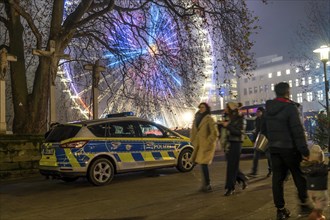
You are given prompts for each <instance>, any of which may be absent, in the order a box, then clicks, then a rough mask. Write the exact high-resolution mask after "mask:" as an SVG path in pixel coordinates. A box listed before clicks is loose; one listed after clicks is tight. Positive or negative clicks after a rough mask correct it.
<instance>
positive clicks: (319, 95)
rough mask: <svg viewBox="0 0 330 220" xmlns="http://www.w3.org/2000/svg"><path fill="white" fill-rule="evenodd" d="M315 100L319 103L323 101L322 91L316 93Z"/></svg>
mask: <svg viewBox="0 0 330 220" xmlns="http://www.w3.org/2000/svg"><path fill="white" fill-rule="evenodd" d="M317 100H319V101H322V100H323V90H319V91H317Z"/></svg>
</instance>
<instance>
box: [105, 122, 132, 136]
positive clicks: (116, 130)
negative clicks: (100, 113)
mask: <svg viewBox="0 0 330 220" xmlns="http://www.w3.org/2000/svg"><path fill="white" fill-rule="evenodd" d="M109 133H110V137H138V133H137V132H136V129H135V126H134V123H132V122H128V121H127V122H126V121H122V122H112V123H111V124H110V132H109Z"/></svg>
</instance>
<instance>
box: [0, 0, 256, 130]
mask: <svg viewBox="0 0 330 220" xmlns="http://www.w3.org/2000/svg"><path fill="white" fill-rule="evenodd" d="M0 3H1V4H0V10H1V12H4V13H1V16H0V26H1V27H0V28H1V37H0V43H1V44H6V45H8V46H9V48H10V51H9V52H10V53H11V54H14V55H16V56H17V58H18V61H17V62H16V63H13V64H11V68H10V79H11V89H12V97H13V98H12V102H13V109H14V121H13V132H14V133H17V134H19V133H21V134H40V133H43V132H44V131H45V129H46V122H47V112H48V104H47V103H48V99H49V83H50V82H54V81H55V78H56V76H57V75H56V73H57V72H58V66H59V64H60V65H61V68H62V69H64V70H65V71H67V72H68V74H69V75H70V76H72V77H75V78H74V80H77V81H78V82H81V87H82V89H81V91H85V90H86V88H87V87H88V86H90V85H91V84H90V82H91V76H90V75H88V74H86V72H84V71H83V69H82V65H83V62H90V61H93V60H97V59H104V57H107V60H108V65H109V73H108V74H107V73H105V74H103V77H102V79H101V80H102V81H103V82H104V85H107V86H104V87H103V88H100V89H101V90H106V91H107V94H108V95H107V96H108V97H101V98H104V99H111V100H116V99H120V98H123V97H125V98H126V99H128V100H134V102H132V103H135V105H139V106H141V109H140V111H141V112H140V113H141V114H145V113H147V112H155V113H157V106H159V105H168V106H169V108H168V109H169V110H171V106H170V105H171V102H170V101H169V100H170V99H169V98H168V97H172V98H175V99H179V100H182V105H183V106H184V105H185V104H186V103H189V101H190V100H191V99H192V98H193V97H194V96H196V95H197V94H198V93H197V92H196V91H197V89H198V87H199V86H201V79H203V78H204V79H205V78H206V77H207V76H206V75H205V73H204V72H203V68H202V67H203V66H205V65H206V64H205V63H206V62H208V61H205V54H207V53H213V54H216V57H215V59H216V61H217V62H219V63H221V64H222V72H223V73H222V74H223V75H224V76H226V75H232V74H233V69H232V67H233V66H236V67H238V68H240V69H241V71H240V72H241V73H242V74H249V73H250V71H251V70H252V69H253V68H254V61H253V54H251V53H250V52H249V50H250V48H251V47H252V46H253V44H252V42H251V41H250V38H249V37H250V35H251V33H252V32H253V31H255V30H256V29H257V26H255V25H254V22H255V21H256V19H257V18H256V17H253V16H252V14H251V13H250V11H249V10H248V8H247V6H246V4H245V1H244V0H235V1H233V0H221V1H215V0H205V1H199V0H193V1H181V0H162V1H160V0H159V1H156V0H137V1H128V0H121V1H114V0H99V1H95V0H84V1H78V0H72V1H64V0H57V1H52V0H42V1H41V0H38V1H31V0H23V1H22V0H21V1H19V0H1V1H0ZM154 7H155V8H157V9H153V8H154ZM153 10H156V11H153ZM165 15H166V19H169V20H170V21H171V25H170V26H169V27H167V26H166V25H167V23H166V21H165V20H164V21H163V22H162V23H157V20H156V19H155V16H159V17H162V16H165ZM159 17H158V18H159ZM158 21H159V20H158ZM150 22H151V23H150ZM157 25H158V26H157ZM162 28H163V29H164V31H166V30H168V31H171V30H172V29H173V30H172V31H173V32H174V31H175V33H176V35H175V39H173V44H175V47H169V45H170V44H169V43H168V42H167V43H164V42H162V41H160V40H159V38H156V37H155V35H154V33H155V30H156V29H157V30H158V29H162ZM167 28H168V29H167ZM205 30H207V32H208V34H209V36H207V37H210V38H211V39H213V40H212V49H213V50H212V51H209V50H210V46H209V45H206V44H205V42H204V41H202V40H200V38H201V37H202V35H206V33H205ZM168 37H170V36H168ZM204 37H205V36H204ZM51 40H52V41H54V42H55V53H56V54H63V53H69V54H70V56H71V57H73V60H72V61H71V63H68V62H60V58H59V57H58V56H54V55H53V56H40V57H35V56H32V55H31V50H32V49H33V48H36V49H39V50H45V51H49V50H50V49H51V47H50V44H49V43H50V42H51ZM125 40H129V41H130V42H129V43H130V44H131V45H130V44H129V43H128V42H127V43H126V48H125ZM132 41H134V42H133V43H132ZM132 46H134V51H138V50H140V53H139V54H137V55H136V57H134V59H132V53H131V52H134V51H133V50H132ZM175 48H177V49H175ZM105 51H108V53H107V54H106V53H105ZM215 51H216V52H215ZM147 52H148V53H147ZM159 60H162V61H161V62H160V61H159ZM116 64H120V66H117V67H116V71H115V72H114V71H113V69H114V68H112V67H113V66H115V65H116ZM166 64H168V66H166ZM171 68H175V71H174V70H173V71H171ZM151 70H154V71H151ZM156 70H157V71H159V72H158V73H157V74H153V73H154V72H157V71H156ZM78 71H80V73H81V74H76V73H77V72H78ZM111 71H112V72H111ZM50 77H52V80H50ZM169 79H172V80H169ZM173 79H174V80H175V81H177V83H178V85H174V84H171V83H170V82H173ZM178 89H180V90H181V92H180V93H178V94H183V95H182V96H179V97H178V96H176V95H175V94H176V92H177V90H178ZM118 91H119V92H118ZM82 93H83V92H82ZM79 95H81V97H80V99H84V98H83V97H84V96H83V94H79ZM86 97H87V96H86ZM114 97H116V99H114ZM85 101H86V102H87V100H85ZM109 105H111V106H109V108H114V109H115V108H119V107H120V106H118V105H119V103H115V102H114V101H113V102H112V103H111V104H109ZM120 105H123V104H122V103H121V104H120Z"/></svg>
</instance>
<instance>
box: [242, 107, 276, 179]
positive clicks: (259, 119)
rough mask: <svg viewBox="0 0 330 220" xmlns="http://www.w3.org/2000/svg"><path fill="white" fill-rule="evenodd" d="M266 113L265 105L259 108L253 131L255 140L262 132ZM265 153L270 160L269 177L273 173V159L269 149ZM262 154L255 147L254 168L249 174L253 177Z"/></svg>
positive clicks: (256, 172)
mask: <svg viewBox="0 0 330 220" xmlns="http://www.w3.org/2000/svg"><path fill="white" fill-rule="evenodd" d="M264 113H265V109H264V108H263V107H258V108H257V112H256V115H257V117H256V119H255V129H254V131H253V142H255V141H256V139H257V137H258V135H259V133H260V130H261V125H262V123H263V122H264ZM264 153H265V155H266V158H267V162H268V173H267V177H270V176H271V174H272V163H271V159H270V153H269V150H268V149H267V150H266V151H265V152H264ZM260 155H261V152H260V151H259V150H258V149H257V148H256V149H254V154H253V163H252V169H251V172H250V173H249V174H248V176H251V177H255V176H257V174H258V164H259V158H260Z"/></svg>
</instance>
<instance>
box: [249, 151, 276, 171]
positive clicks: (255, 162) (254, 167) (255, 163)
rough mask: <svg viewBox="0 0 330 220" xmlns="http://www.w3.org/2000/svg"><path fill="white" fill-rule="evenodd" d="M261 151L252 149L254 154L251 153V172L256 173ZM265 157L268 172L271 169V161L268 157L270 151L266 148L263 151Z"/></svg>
mask: <svg viewBox="0 0 330 220" xmlns="http://www.w3.org/2000/svg"><path fill="white" fill-rule="evenodd" d="M261 154H262V153H261V152H260V151H258V150H254V155H253V165H252V170H251V173H253V174H257V173H258V163H259V158H260V155H261ZM265 155H266V158H267V163H268V172H271V171H272V161H271V159H270V152H269V150H267V151H266V152H265Z"/></svg>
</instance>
